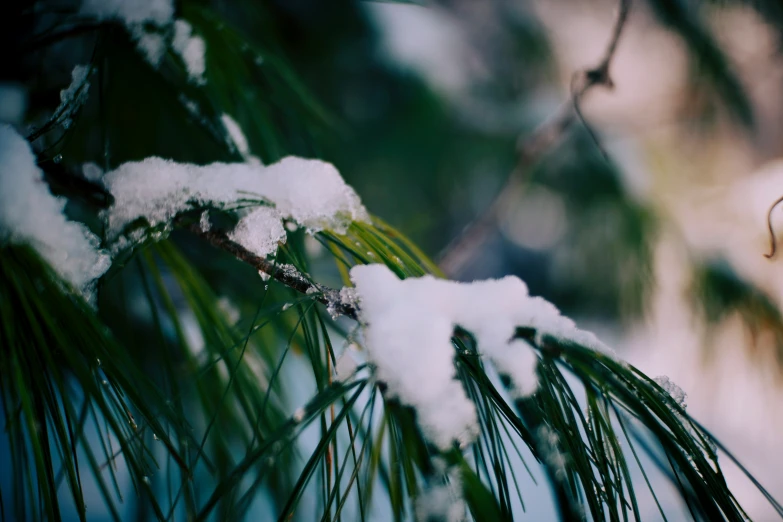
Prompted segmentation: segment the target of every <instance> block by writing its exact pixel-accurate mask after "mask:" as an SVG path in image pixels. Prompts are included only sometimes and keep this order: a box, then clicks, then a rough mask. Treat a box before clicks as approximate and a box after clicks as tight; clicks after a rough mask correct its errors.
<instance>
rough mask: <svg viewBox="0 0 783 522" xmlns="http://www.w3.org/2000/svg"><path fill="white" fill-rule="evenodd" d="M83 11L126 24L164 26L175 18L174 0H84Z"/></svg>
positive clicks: (100, 18)
mask: <svg viewBox="0 0 783 522" xmlns="http://www.w3.org/2000/svg"><path fill="white" fill-rule="evenodd" d="M81 12H82V14H84V15H88V16H94V17H95V18H98V19H99V20H111V19H114V20H120V21H122V22H123V23H125V25H128V26H130V25H141V24H144V23H151V24H153V25H157V26H161V27H162V26H164V25H168V24H170V23H171V21H172V19H173V18H174V2H173V0H82V6H81Z"/></svg>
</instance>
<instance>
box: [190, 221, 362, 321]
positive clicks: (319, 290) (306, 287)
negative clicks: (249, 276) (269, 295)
mask: <svg viewBox="0 0 783 522" xmlns="http://www.w3.org/2000/svg"><path fill="white" fill-rule="evenodd" d="M187 228H188V230H190V231H191V232H192V233H193V234H195V235H197V236H199V237H201V238H202V239H205V240H206V241H207V242H209V243H210V244H211V245H212V246H215V247H217V248H219V249H221V250H224V251H226V252H228V253H229V254H231V255H233V256H234V257H236V258H237V259H239V260H240V261H243V262H245V263H247V264H248V265H250V266H252V267H253V268H255V269H256V270H258V271H259V272H263V273H265V274H267V275H269V276H270V277H272V278H273V279H275V280H276V281H279V282H280V283H282V284H284V285H285V286H287V287H289V288H292V289H294V290H296V291H297V292H301V293H302V294H307V295H312V296H313V297H314V298H315V299H316V300H317V301H319V302H320V303H323V304H325V305H327V306H328V307H329V309H330V311H334V312H336V313H337V314H339V315H345V316H347V317H351V318H353V319H357V317H358V316H357V313H356V308H355V307H354V306H352V305H351V304H348V303H344V302H343V301H342V300H341V299H340V294H339V292H338V291H337V290H334V289H332V288H328V287H325V286H323V285H320V284H318V283H314V282H312V281H310V280H309V279H307V278H306V277H305V276H304V275H303V274H302V273H301V272H299V271H298V270H296V269H295V268H293V267H292V266H290V265H277V264H275V263H272V262H270V261H267V260H266V259H265V258H263V257H261V256H257V255H256V254H254V253H253V252H251V251H249V250H248V249H246V248H245V247H243V246H242V245H240V244H239V243H237V242H235V241H232V240H231V239H229V237H228V236H227V235H226V234H225V233H223V232H221V231H218V230H214V229H210V230H203V229H202V228H201V227H200V226H199V225H198V224H197V223H194V224H192V225H189V226H188V227H187Z"/></svg>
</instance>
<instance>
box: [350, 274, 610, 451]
mask: <svg viewBox="0 0 783 522" xmlns="http://www.w3.org/2000/svg"><path fill="white" fill-rule="evenodd" d="M350 275H351V280H352V281H353V282H354V284H355V286H356V294H357V296H358V304H359V316H360V320H361V322H362V324H363V331H364V337H365V342H366V347H367V353H368V358H369V360H370V362H372V363H373V364H374V365H375V366H376V371H377V377H378V379H379V380H381V381H383V382H385V383H386V384H387V386H388V389H389V392H390V394H391V395H392V396H396V397H398V398H399V399H400V400H401V401H402V402H403V403H405V404H408V405H410V406H413V407H414V408H415V409H416V411H417V413H418V420H419V423H420V425H421V428H422V430H423V432H424V434H425V436H427V438H428V439H430V440H431V441H432V442H433V443H434V444H436V445H437V446H439V447H440V448H442V449H444V450H446V449H448V448H450V447H451V445H452V444H453V442H454V441H458V442H460V444H464V443H466V442H469V441H471V440H474V439H475V437H476V435H477V434H478V423H477V417H476V409H475V407H474V405H473V403H472V402H471V401H470V400H469V399H468V397H467V395H466V394H465V391H464V390H463V388H462V384H461V383H460V382H459V381H458V380H456V370H455V366H454V357H455V349H454V346H453V345H452V342H451V338H452V336H453V334H454V328H455V327H456V326H460V327H462V328H464V329H466V330H468V331H469V332H470V333H471V334H472V335H473V336H474V338H475V339H476V341H477V345H478V350H479V352H480V355H482V356H486V357H487V358H488V359H489V360H491V361H492V363H493V364H494V365H495V366H496V367H497V370H498V372H499V373H500V374H502V375H507V376H508V377H509V378H510V379H511V381H512V383H513V385H512V386H513V387H512V389H511V390H510V391H511V393H512V395H513V396H515V397H524V396H527V395H530V394H531V393H533V392H534V391H535V390H536V388H537V385H538V380H537V376H536V371H535V370H536V365H537V361H538V357H537V355H536V353H535V352H534V351H533V349H532V348H531V347H530V346H529V344H528V343H527V342H526V341H524V340H522V339H514V336H515V333H516V329H517V328H518V327H530V328H533V329H535V330H536V338H537V340H538V341H537V342H541V341H542V340H543V337H544V336H545V335H549V336H552V337H555V338H558V339H561V340H569V341H573V342H576V343H579V344H581V345H583V346H587V347H589V348H594V349H604V347H603V345H602V344H601V343H600V342H599V341H598V340H597V339H596V338H595V336H594V335H593V334H591V333H589V332H585V331H583V330H580V329H578V328H577V327H576V325H575V324H574V323H573V321H571V320H570V319H568V318H567V317H564V316H562V315H560V312H559V311H558V310H557V308H555V307H554V306H553V305H552V304H551V303H549V302H547V301H545V300H543V299H541V298H539V297H531V296H530V295H528V291H527V286H526V285H525V283H524V282H522V281H521V280H520V279H519V278H517V277H513V276H509V277H505V278H503V279H497V280H486V281H475V282H473V283H458V282H453V281H447V280H442V279H436V278H434V277H432V276H424V277H421V278H409V279H405V280H400V279H398V278H397V276H395V275H394V273H393V272H392V271H391V270H389V268H387V267H386V266H385V265H378V264H375V265H362V266H355V267H353V268H352V269H351V272H350Z"/></svg>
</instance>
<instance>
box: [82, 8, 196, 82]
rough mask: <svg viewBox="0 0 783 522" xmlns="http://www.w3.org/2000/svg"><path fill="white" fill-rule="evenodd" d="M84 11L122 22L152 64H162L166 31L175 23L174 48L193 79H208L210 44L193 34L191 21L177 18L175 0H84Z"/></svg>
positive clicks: (101, 17)
mask: <svg viewBox="0 0 783 522" xmlns="http://www.w3.org/2000/svg"><path fill="white" fill-rule="evenodd" d="M81 14H83V15H87V16H92V17H94V18H97V19H98V20H117V21H119V22H121V23H122V24H123V25H125V27H126V29H127V30H128V33H129V34H130V35H131V36H132V37H133V39H134V40H136V45H137V47H138V49H139V51H141V53H142V54H143V55H144V57H145V58H146V59H147V61H148V62H149V63H150V64H151V65H152V66H153V67H158V66H159V65H160V63H161V60H162V59H163V56H164V54H165V52H166V47H167V44H166V36H165V34H166V31H168V30H169V28H170V27H173V37H172V39H171V48H172V49H173V50H174V52H176V53H177V54H178V55H179V56H180V57H181V58H182V61H183V63H184V64H185V69H186V70H187V72H188V77H189V78H190V81H192V82H193V83H195V84H197V85H201V84H203V83H205V81H206V80H205V78H204V73H205V72H206V60H205V54H206V49H207V45H206V43H205V42H204V39H203V38H201V37H200V36H193V35H192V32H193V28H192V27H191V25H190V24H189V23H188V22H186V21H185V20H182V19H177V20H175V19H174V2H173V0H82V4H81Z"/></svg>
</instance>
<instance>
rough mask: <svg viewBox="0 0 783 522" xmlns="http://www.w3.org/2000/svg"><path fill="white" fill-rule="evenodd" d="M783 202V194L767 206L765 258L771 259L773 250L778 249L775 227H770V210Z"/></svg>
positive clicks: (773, 253)
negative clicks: (767, 230)
mask: <svg viewBox="0 0 783 522" xmlns="http://www.w3.org/2000/svg"><path fill="white" fill-rule="evenodd" d="M781 203H783V196H781V197H779V198H778V199H777V200H776V201H775V202H774V203H773V204H772V206H771V207H769V211H768V212H767V228H768V229H769V254H764V257H766V258H767V259H772V258H773V257H775V252H777V250H778V244H777V243H778V241H777V238H775V229H774V228H773V227H772V211H773V210H775V207H777V206H778V205H780V204H781Z"/></svg>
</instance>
